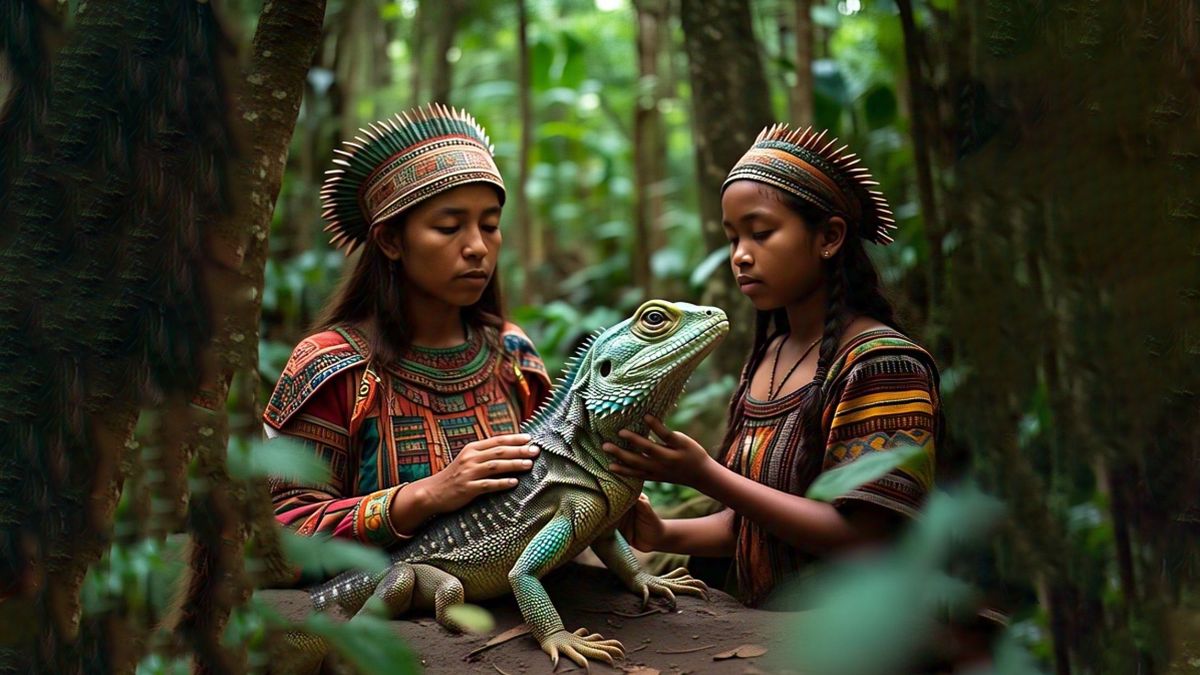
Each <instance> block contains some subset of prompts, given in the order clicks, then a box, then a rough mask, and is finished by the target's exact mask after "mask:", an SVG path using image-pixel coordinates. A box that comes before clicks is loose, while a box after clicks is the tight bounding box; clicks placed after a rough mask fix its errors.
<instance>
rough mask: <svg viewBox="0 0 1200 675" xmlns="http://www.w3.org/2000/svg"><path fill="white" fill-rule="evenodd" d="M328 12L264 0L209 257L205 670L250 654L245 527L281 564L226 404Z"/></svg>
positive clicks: (249, 328)
mask: <svg viewBox="0 0 1200 675" xmlns="http://www.w3.org/2000/svg"><path fill="white" fill-rule="evenodd" d="M324 15H325V0H304V1H300V0H296V1H293V2H272V3H267V4H266V5H265V6H264V10H263V14H262V16H261V17H260V18H259V22H258V28H257V30H256V32H255V35H254V41H253V46H252V53H251V58H250V63H249V66H248V68H247V71H246V74H245V81H244V83H243V88H242V90H241V91H240V92H239V94H240V96H239V102H238V110H239V113H240V115H239V119H241V120H244V122H245V134H244V136H245V138H246V139H247V140H248V143H247V147H246V148H245V151H244V155H243V157H242V161H241V162H240V163H239V165H238V168H237V177H236V180H235V183H234V184H235V185H238V186H239V188H240V189H241V191H242V195H243V198H244V205H243V209H242V210H241V211H240V213H239V214H238V215H237V218H236V219H231V220H228V221H226V222H225V223H223V224H222V225H223V226H222V227H221V228H220V229H219V230H218V231H217V232H216V233H215V236H213V237H212V238H211V239H210V240H209V241H208V242H207V244H208V255H209V258H210V261H211V266H210V268H209V270H208V275H207V277H206V283H207V286H208V287H209V289H210V290H209V292H210V294H211V296H212V297H213V298H214V299H216V300H217V303H216V306H215V307H214V310H215V314H216V316H217V317H218V331H217V333H216V339H215V340H214V341H213V345H212V349H211V352H210V354H209V366H210V369H209V371H208V372H209V379H208V382H207V386H206V392H207V394H208V396H207V398H206V400H205V404H206V405H205V407H206V408H208V412H207V413H205V414H206V419H205V420H203V421H202V422H201V423H200V424H197V427H196V434H195V436H194V437H193V443H194V445H195V448H196V453H197V457H198V464H199V473H200V474H201V475H202V476H203V477H204V478H205V479H207V481H208V489H207V490H206V491H205V492H204V493H203V494H202V495H200V496H199V498H198V499H196V500H194V501H193V503H192V505H191V527H192V531H193V534H194V538H193V550H192V555H191V560H190V570H189V575H190V577H189V579H188V590H187V600H186V603H185V605H184V608H183V614H182V616H181V618H180V621H179V626H178V629H179V631H180V632H182V633H183V634H184V635H185V636H187V639H188V640H189V641H190V643H191V644H192V646H193V649H194V652H195V658H196V668H197V670H199V671H201V672H231V670H230V669H231V668H233V669H234V670H236V669H237V668H238V665H239V664H241V663H242V662H243V661H244V653H230V652H227V651H226V650H225V648H224V647H223V646H222V643H221V635H222V633H223V631H224V626H225V622H226V620H227V619H228V617H229V612H230V610H231V609H232V608H233V607H234V606H235V605H237V604H240V603H241V602H243V601H244V600H245V598H246V597H247V596H248V594H249V590H250V588H251V584H250V582H249V580H248V579H247V578H246V575H245V570H244V565H243V563H244V560H243V553H242V549H243V546H242V543H243V541H245V540H246V539H247V537H249V539H250V540H251V542H252V548H254V549H255V550H256V552H257V553H258V555H260V557H263V558H266V566H267V568H271V567H273V566H277V565H279V564H280V563H279V553H278V547H277V541H276V537H277V536H278V535H277V533H276V532H275V527H276V526H275V522H274V520H273V519H272V518H271V517H270V514H269V512H268V513H261V509H259V508H258V507H256V506H255V503H256V502H258V501H261V500H262V499H264V498H265V495H264V494H263V493H262V491H263V490H265V487H264V486H262V485H256V486H251V487H249V488H247V486H242V485H237V484H235V483H234V482H233V481H232V480H231V479H230V477H229V476H228V473H227V470H226V468H225V449H226V447H227V443H228V423H227V419H226V414H225V412H224V411H225V399H226V397H227V396H228V394H229V387H230V383H231V381H232V379H233V375H234V373H235V372H239V371H240V372H243V373H247V374H248V376H249V377H257V375H256V373H257V367H258V339H259V335H258V331H259V313H260V310H261V298H262V289H263V273H264V269H265V264H266V255H267V235H268V233H269V232H270V225H271V216H272V213H273V212H274V208H275V201H276V199H277V198H278V196H279V189H280V186H281V184H282V181H283V170H284V167H285V165H286V162H287V149H288V143H289V141H290V139H291V136H292V131H293V129H294V127H295V123H296V117H297V115H298V113H299V110H300V102H301V98H302V94H303V92H304V83H305V77H306V75H307V72H308V68H309V66H310V64H311V63H312V61H313V55H314V54H315V53H316V49H317V45H318V44H319V42H320V38H321V25H322V22H323V20H324ZM247 513H258V518H256V519H255V520H252V521H250V522H243V519H242V518H243V516H242V514H247Z"/></svg>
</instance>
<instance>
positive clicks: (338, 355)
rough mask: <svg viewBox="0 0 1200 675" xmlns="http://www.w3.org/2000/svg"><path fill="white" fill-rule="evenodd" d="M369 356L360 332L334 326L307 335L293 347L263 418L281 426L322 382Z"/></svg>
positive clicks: (276, 426) (278, 427) (270, 423)
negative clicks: (332, 328) (334, 327)
mask: <svg viewBox="0 0 1200 675" xmlns="http://www.w3.org/2000/svg"><path fill="white" fill-rule="evenodd" d="M366 357H367V351H366V342H365V341H364V340H363V339H362V335H361V334H359V333H357V332H353V331H347V330H342V329H335V330H328V331H324V332H322V333H317V334H316V335H310V336H309V337H306V338H304V339H303V340H301V341H300V344H298V345H296V348H295V349H294V350H292V356H291V358H289V359H288V362H287V365H286V366H284V368H283V374H282V375H280V376H279V382H278V383H277V384H276V385H275V391H274V392H272V394H271V398H270V400H268V401H267V406H266V410H265V411H264V412H263V420H264V421H265V422H266V423H267V424H269V425H271V426H272V427H274V428H276V429H282V428H283V425H285V424H287V421H288V420H289V419H291V417H292V415H294V414H296V411H298V410H299V409H300V408H302V407H303V406H304V403H305V402H306V401H308V399H309V398H311V397H312V395H313V394H314V393H316V391H317V390H318V389H319V388H320V387H321V385H323V384H325V383H326V382H328V381H329V380H330V379H332V378H333V377H334V376H335V375H337V374H338V373H340V372H342V371H344V370H346V369H347V368H353V367H354V366H357V365H359V364H361V363H363V362H365V361H366V360H367V358H366Z"/></svg>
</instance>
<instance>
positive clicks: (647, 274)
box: [632, 0, 667, 298]
mask: <svg viewBox="0 0 1200 675" xmlns="http://www.w3.org/2000/svg"><path fill="white" fill-rule="evenodd" d="M634 5H635V8H636V11H637V24H638V28H637V50H638V74H639V77H638V86H637V97H636V101H635V103H634V122H633V154H634V176H635V178H634V182H635V190H636V193H635V197H634V219H633V223H634V228H633V231H634V240H633V250H632V253H633V280H634V283H635V284H637V286H638V287H640V288H641V289H642V297H644V298H650V297H654V279H653V277H652V275H651V270H650V254H651V253H652V251H653V248H654V242H655V241H656V240H657V236H656V232H657V230H658V228H659V220H660V219H661V218H662V213H663V208H664V207H663V199H662V181H663V179H664V175H663V174H664V168H663V162H664V160H665V157H666V144H665V143H664V138H663V130H662V115H661V114H660V113H659V112H658V101H659V99H660V98H662V84H661V80H662V78H661V74H660V70H661V69H660V67H659V45H660V43H661V38H662V33H663V31H662V25H663V24H664V23H665V22H666V19H667V17H666V11H667V7H666V3H665V2H664V1H663V0H638V2H635V3H634Z"/></svg>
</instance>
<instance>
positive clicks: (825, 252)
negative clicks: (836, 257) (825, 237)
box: [821, 251, 830, 258]
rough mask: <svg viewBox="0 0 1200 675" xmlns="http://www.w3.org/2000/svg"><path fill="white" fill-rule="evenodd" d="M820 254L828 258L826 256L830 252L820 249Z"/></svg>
mask: <svg viewBox="0 0 1200 675" xmlns="http://www.w3.org/2000/svg"><path fill="white" fill-rule="evenodd" d="M821 255H823V256H825V257H826V258H828V257H829V255H830V253H829V251H821Z"/></svg>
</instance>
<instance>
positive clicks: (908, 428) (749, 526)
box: [724, 329, 942, 605]
mask: <svg viewBox="0 0 1200 675" xmlns="http://www.w3.org/2000/svg"><path fill="white" fill-rule="evenodd" d="M937 382H938V375H937V367H936V366H935V365H934V362H933V358H932V357H931V356H930V355H929V354H928V352H926V351H925V350H924V349H922V348H921V347H919V346H917V345H916V344H915V343H913V342H912V341H911V340H909V339H908V338H906V337H905V336H904V335H902V334H901V333H898V332H896V331H894V330H892V329H877V330H870V331H867V332H865V333H862V334H860V335H858V336H856V337H855V338H853V339H852V340H850V342H849V343H847V344H846V345H844V346H843V347H842V348H841V350H840V351H839V353H838V354H837V356H836V357H835V359H834V362H833V365H832V367H831V368H830V371H829V375H828V376H827V378H826V380H825V384H824V386H823V391H824V392H825V405H824V407H823V410H822V436H823V437H824V438H825V439H826V440H825V444H824V446H823V447H820V448H812V449H808V448H804V447H802V445H803V442H802V439H803V431H802V424H803V421H802V419H801V418H802V414H803V410H804V408H805V407H806V406H805V403H806V402H807V401H808V399H809V398H810V397H811V396H814V395H816V389H815V387H814V386H813V385H809V386H805V387H801V388H800V389H798V390H796V391H794V392H792V393H791V394H788V395H787V396H783V397H781V398H779V399H776V400H774V401H759V400H756V399H754V398H753V397H751V396H750V395H749V393H748V392H747V394H746V395H745V396H744V397H743V400H742V401H741V403H740V405H741V406H742V415H741V426H740V428H739V429H737V430H736V431H735V435H734V437H733V441H732V443H731V444H730V446H729V448H728V449H727V450H726V454H725V457H724V463H725V465H726V466H728V467H729V468H730V469H732V470H734V471H737V472H738V473H740V474H742V475H744V476H747V477H749V478H751V479H753V480H756V481H758V482H760V483H763V484H765V485H768V486H770V487H772V488H775V489H777V490H785V491H787V492H791V493H793V494H797V495H802V494H803V493H804V490H805V489H806V487H807V486H806V485H802V484H800V483H801V481H802V480H803V478H802V477H801V476H800V475H799V474H800V470H799V467H800V466H802V464H803V462H802V460H803V459H805V456H804V453H807V452H820V453H822V455H823V458H822V463H821V466H822V471H828V470H830V469H833V468H835V467H839V466H843V465H845V464H847V463H849V462H853V461H854V460H856V459H858V458H859V457H862V456H864V455H867V454H870V453H874V452H887V451H888V450H889V449H892V448H896V447H901V446H905V445H911V444H915V445H918V446H920V447H922V448H924V449H925V455H924V459H923V461H921V462H919V464H918V465H917V466H916V467H910V468H902V469H897V470H895V471H893V472H891V473H890V474H888V475H886V476H884V477H883V478H880V479H879V480H876V481H874V482H871V483H868V484H866V485H863V486H861V487H859V488H857V489H855V490H853V491H851V492H849V493H848V494H846V495H843V496H842V497H840V498H838V499H837V500H836V501H835V502H834V506H836V507H845V506H847V505H851V504H854V503H862V502H867V503H871V504H875V505H878V506H881V507H883V508H886V509H889V510H891V511H894V512H896V513H899V514H901V515H904V516H908V517H912V516H914V515H916V513H917V511H918V510H919V509H920V508H921V505H922V503H923V502H924V499H925V497H926V495H927V494H928V493H929V491H930V489H932V487H933V475H934V452H935V441H936V439H938V438H940V436H941V425H942V423H941V414H940V411H939V409H940V403H939V400H938V384H937ZM735 528H736V529H737V545H736V552H735V554H734V566H735V571H736V576H737V580H738V592H739V594H740V595H741V599H742V601H743V602H745V603H747V604H749V605H758V604H760V603H761V602H762V601H763V600H765V599H766V598H767V597H768V596H769V595H770V593H771V591H772V590H774V589H775V587H776V586H777V585H778V584H779V582H780V581H782V580H784V579H786V578H787V577H788V576H791V575H792V574H794V573H796V572H798V571H800V570H802V569H803V568H804V567H805V565H806V564H807V563H809V562H811V561H812V560H813V557H812V556H811V555H808V554H806V553H805V552H803V551H800V550H798V549H796V548H793V547H792V546H790V545H788V544H787V543H786V542H784V541H782V540H780V539H779V538H777V537H775V536H774V535H772V534H770V533H769V532H767V531H766V530H765V529H764V528H762V527H759V526H758V525H756V524H755V523H753V522H751V521H750V520H748V519H745V518H737V519H736V523H735Z"/></svg>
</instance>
